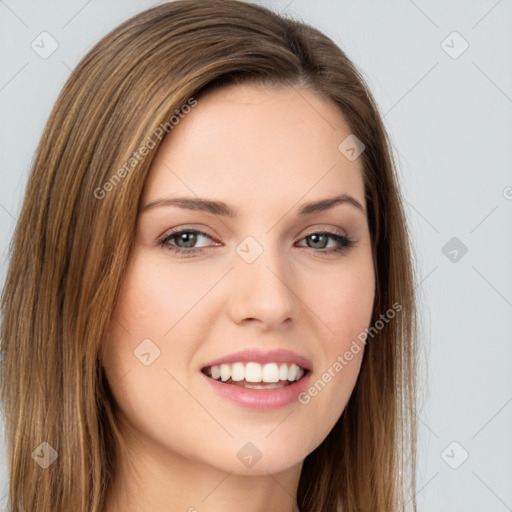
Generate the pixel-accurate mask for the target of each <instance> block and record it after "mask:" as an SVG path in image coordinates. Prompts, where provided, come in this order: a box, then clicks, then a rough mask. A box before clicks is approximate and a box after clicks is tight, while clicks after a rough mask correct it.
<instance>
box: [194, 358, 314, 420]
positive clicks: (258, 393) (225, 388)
mask: <svg viewBox="0 0 512 512" xmlns="http://www.w3.org/2000/svg"><path fill="white" fill-rule="evenodd" d="M238 361H239V360H238ZM201 376H202V378H204V379H206V381H207V382H208V383H209V384H210V385H211V386H212V388H213V390H214V391H215V392H216V393H218V394H219V395H220V396H222V397H223V398H226V399H228V400H230V401H231V402H233V403H234V404H236V405H238V406H240V407H247V408H250V409H259V410H272V409H279V408H280V407H284V406H286V405H290V404H292V403H294V402H297V400H298V397H299V395H300V394H301V393H304V392H305V391H306V389H307V387H308V385H309V380H310V377H311V372H309V371H308V372H307V373H306V374H304V376H303V377H302V379H300V380H297V381H295V382H294V383H293V384H289V385H288V386H285V387H283V388H277V389H246V388H242V387H238V386H234V385H233V384H226V383H224V382H219V381H217V380H215V379H212V378H211V377H208V376H207V375H205V374H204V373H202V372H201Z"/></svg>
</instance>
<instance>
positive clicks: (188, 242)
mask: <svg viewBox="0 0 512 512" xmlns="http://www.w3.org/2000/svg"><path fill="white" fill-rule="evenodd" d="M196 237H197V235H196V234H195V233H182V234H181V235H180V236H179V237H178V238H179V240H180V241H181V242H184V243H185V245H183V246H181V245H180V247H187V248H190V247H193V246H194V244H195V242H196ZM178 245H179V244H178Z"/></svg>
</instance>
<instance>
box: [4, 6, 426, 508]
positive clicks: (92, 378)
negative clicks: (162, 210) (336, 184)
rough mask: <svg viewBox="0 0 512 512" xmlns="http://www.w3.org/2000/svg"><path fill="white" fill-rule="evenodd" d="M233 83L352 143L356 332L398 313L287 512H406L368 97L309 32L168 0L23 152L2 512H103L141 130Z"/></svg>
mask: <svg viewBox="0 0 512 512" xmlns="http://www.w3.org/2000/svg"><path fill="white" fill-rule="evenodd" d="M243 81H255V82H259V83H264V84H269V85H291V86H293V87H298V86H301V87H307V88H309V89H310V90H311V91H313V92H315V93H316V94H319V95H320V96H321V97H323V98H325V99H326V100H328V101H330V102H332V104H333V105H336V106H337V107H338V108H339V109H340V111H341V112H342V113H343V115H344V118H345V119H346V121H347V123H348V125H349V126H350V129H351V131H352V133H353V134H355V135H356V136H357V138H358V139H360V140H361V141H362V142H363V143H364V145H365V150H364V152H363V153H362V154H361V156H360V158H361V159H362V160H361V161H362V166H363V177H364V185H365V191H366V202H367V210H368V223H369V228H370V236H371V240H372V252H373V258H374V265H375V272H376V281H377V286H376V296H375V303H374V310H373V315H372V325H373V324H374V323H375V322H377V321H378V320H379V318H381V315H382V314H383V313H385V312H386V311H388V310H390V309H391V308H393V304H395V307H396V305H397V304H398V305H399V306H400V313H399V314H397V315H396V316H395V317H394V318H393V320H392V321H389V322H388V323H387V324H386V326H385V328H382V329H380V330H378V332H377V333H376V334H375V335H374V336H373V337H372V339H371V341H369V343H368V345H367V347H366V350H365V353H364V358H363V362H362V366H361V370H360V374H359V377H358V380H357V383H356V387H355V389H354V392H353V393H352V395H351V397H350V400H349V402H348V405H347V407H346V409H345V410H344V412H343V414H342V415H341V417H340V419H339V420H338V422H337V424H336V425H335V427H334V428H333V429H332V431H331V432H330V433H329V435H328V436H327V438H326V439H325V440H324V441H323V443H322V444H321V445H320V446H319V447H318V448H317V449H316V450H314V451H313V452H312V453H311V454H310V455H308V456H307V457H306V459H305V461H304V465H303V470H302V474H301V478H300V482H299V488H298V496H297V499H298V505H299V508H300V510H301V511H302V512H335V511H336V510H337V507H338V506H339V505H341V507H342V509H343V511H344V512H352V511H354V512H355V511H364V512H386V511H395V510H399V509H401V507H403V506H404V505H405V504H406V503H407V502H410V503H412V506H413V508H414V510H416V503H415V499H414V495H415V485H416V483H415V471H416V462H415V461H416V415H415V408H416V383H415V369H416V358H417V345H416V343H417V342H416V337H417V335H416V330H417V328H416V301H415V297H414V289H413V259H412V252H411V248H410V245H409V244H410V242H409V237H408V233H407V227H406V218H405V215H404V211H403V206H402V201H401V197H400V191H399V186H398V182H397V178H396V170H395V164H394V162H393V157H392V149H391V145H390V142H389V139H388V136H387V135H386V131H385V129H384V127H383V124H382V121H381V118H380V116H379V113H378V108H377V106H376V104H375V101H374V99H373V97H372V95H371V93H370V92H369V90H368V87H367V85H366V84H365V81H364V79H363V77H362V76H361V74H360V73H359V71H358V70H357V69H356V67H355V66H354V64H353V63H352V62H351V61H350V60H349V59H348V58H347V56H346V55H345V54H344V52H343V51H342V50H340V48H338V47H337V46H336V45H335V44H334V43H333V42H332V41H331V40H330V39H329V38H328V37H326V36H325V35H323V34H322V33H321V32H319V31H318V30H316V29H314V28H312V27H310V26H308V25H306V24H304V23H302V22H298V21H294V20H291V19H288V18H285V17H282V16H279V15H277V14H275V13H273V12H271V11H270V10H268V9H265V8H263V7H259V6H256V5H252V4H249V3H242V2H238V1H236V0H213V1H208V2H205V1H202V0H185V1H182V0H179V1H175V2H171V3H165V4H163V5H159V6H157V7H154V8H151V9H149V10H146V11H144V12H142V13H140V14H138V15H136V16H134V17H132V18H131V19H129V20H128V21H126V22H124V23H123V24H122V25H120V26H119V27H117V28H116V29H115V30H113V31H112V32H111V33H109V34H108V35H107V36H105V37H104V38H103V39H102V40H101V41H100V42H99V43H98V44H97V45H96V46H95V47H94V48H93V49H92V50H91V51H90V52H89V53H88V54H87V55H86V56H85V57H84V58H83V60H82V61H81V62H80V63H79V64H78V66H77V67H76V69H75V70H74V71H73V72H72V74H71V76H70V77H69V79H68V81H67V83H66V84H65V86H64V88H63V90H62V92H61V94H60V96H59V98H58V100H57V102H56V104H55V107H54V109H53V111H52V113H51V115H50V118H49V120H48V122H47V125H46V127H45V130H44V132H43V135H42V138H41V141H40V143H39V146H38V148H37V151H36V155H35V159H34V163H33V168H32V172H31V175H30V178H29V181H28V185H27V189H26V195H25V200H24V203H23V208H22V211H21V214H20V217H19V221H18V224H17V228H16V232H15V235H14V238H13V243H12V246H11V251H12V254H11V261H10V266H9V270H8V275H7V279H6V284H5V288H4V290H3V295H2V303H1V306H2V315H3V319H2V326H1V358H2V360H1V372H2V373H1V377H2V382H1V400H2V402H3V408H4V412H5V415H6V440H7V445H8V461H9V465H10V481H9V506H10V508H11V510H12V511H13V512H21V511H30V512H50V511H52V512H68V511H69V510H73V511H87V512H101V511H102V510H103V507H104V504H105V496H106V492H107V490H108V488H109V485H110V483H111V481H112V476H113V474H114V471H115V467H116V454H117V453H118V450H119V449H120V444H121V442H122V440H121V438H120V435H119V431H118V427H117V423H116V408H115V407H116V404H115V403H114V400H113V398H112V395H111V393H110V388H109V385H108V383H107V382H106V379H105V377H104V373H103V371H102V366H101V364H100V363H99V359H98V357H99V355H100V354H101V347H102V344H103V343H104V340H105V338H106V336H107V334H108V328H109V324H110V322H111V315H112V311H113V307H114V304H115V301H116V297H117V294H118V289H119V286H120V283H121V280H122V278H123V272H124V269H125V266H126V262H127V259H128V256H129V254H130V249H131V243H132V240H133V235H134V229H135V224H136V220H137V212H138V207H139V201H140V197H141V192H142V188H143V186H144V182H145V178H146V174H147V172H148V169H149V166H150V164H151V161H152V159H153V157H154V155H155V153H156V151H157V149H158V146H159V144H160V142H161V138H160V137H159V136H155V134H158V133H160V134H161V133H162V127H165V132H169V135H168V136H171V137H172V133H171V132H172V129H174V126H173V125H172V123H169V119H171V118H172V116H176V111H181V110H180V109H182V108H184V107H183V106H184V105H187V104H189V105H190V102H191V98H193V99H194V100H195V101H201V100H200V98H201V95H202V94H203V93H205V92H206V91H207V90H211V89H213V88H214V87H222V86H223V85H228V84H229V85H231V84H234V83H240V82H243ZM220 122H222V120H220ZM166 123H167V124H166ZM150 140H151V141H152V143H151V144H150ZM340 142H341V141H340ZM142 147H146V149H147V151H142V150H141V148H142ZM148 148H149V149H148ZM143 153H144V154H143ZM41 443H47V444H41ZM52 450H54V451H52ZM55 455H56V456H57V460H56V462H55V463H51V462H52V460H53V457H54V456H55ZM38 457H39V459H40V460H39V464H38V463H36V462H37V459H38ZM42 461H46V463H43V462H42ZM43 466H47V467H43Z"/></svg>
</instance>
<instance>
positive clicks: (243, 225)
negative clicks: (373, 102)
mask: <svg viewBox="0 0 512 512" xmlns="http://www.w3.org/2000/svg"><path fill="white" fill-rule="evenodd" d="M350 134H351V132H350V129H349V127H348V125H347V124H346V123H345V121H344V119H343V117H342V116H341V114H340V113H339V112H338V110H337V109H336V108H335V107H334V106H333V105H331V104H330V103H328V102H326V101H325V100H322V99H320V98H319V97H317V96H316V95H314V94H312V93H311V92H309V91H307V90H305V89H299V88H295V87H281V88H277V89H272V88H269V87H262V86H255V85H237V86H232V87H230V88H224V89H220V90H216V91H214V92H211V93H210V94H208V95H206V96H204V97H201V98H199V99H198V103H197V106H195V107H194V108H193V109H191V110H190V112H189V113H188V114H187V115H184V114H182V118H181V119H180V121H179V124H178V125H174V127H173V130H172V132H171V133H170V135H169V136H168V137H167V138H166V139H164V142H163V143H162V144H161V146H160V148H159V149H158V152H157V154H156V157H155V159H154V161H153V163H152V167H151V169H150V172H149V175H148V178H147V182H146V186H145V190H144V193H143V197H142V203H141V210H140V214H139V218H138V225H137V231H136V235H135V241H134V246H133V250H132V253H131V256H130V260H129V264H128V267H127V271H126V275H125V277H124V280H123V282H122V285H121V290H120V295H119V298H118V302H117V304H116V307H115V311H114V315H113V321H112V325H111V335H110V338H109V340H108V342H107V344H106V346H105V348H106V352H105V355H104V358H103V365H104V367H105V372H106V376H107V379H108V381H109V384H110V387H111V389H112V393H113V395H114V397H115V400H116V402H117V403H118V406H119V409H120V413H121V419H122V421H123V431H124V433H125V435H126V437H127V439H128V438H129V439H130V440H131V441H132V446H133V447H134V450H136V449H137V448H135V447H136V446H138V447H142V446H143V447H144V448H143V449H144V451H145V453H146V454H147V453H152V454H153V455H154V457H155V458H158V460H160V461H162V462H163V463H164V461H167V462H168V461H170V460H176V459H177V458H178V457H179V458H183V457H185V458H186V459H187V460H188V461H192V462H195V463H198V464H205V465H207V466H210V467H215V468H219V469H222V470H223V471H227V472H234V473H241V474H265V473H267V472H270V473H274V472H279V471H283V470H285V469H287V468H291V467H292V466H294V465H297V464H301V463H302V461H303V459H304V458H305V457H306V456H307V455H308V454H309V453H310V452H311V451H313V450H314V449H315V448H316V447H317V446H318V445H319V444H320V443H321V442H322V441H323V439H324V438H325V437H326V436H327V434H328V433H329V431H330V430H331V429H332V427H333V426H334V424H335V423H336V421H337V420H338V418H339V417H340V415H341V413H342V412H343V409H344V408H345V406H346V404H347V401H348V399H349V397H350V394H351V392H352V390H353V388H354V385H355V382H356V379H357V376H358V373H359V370H360V365H361V360H362V356H363V349H364V345H363V343H362V342H361V341H359V340H360V339H361V332H363V331H364V329H365V328H366V327H368V326H369V323H370V319H371V312H372V305H373V299H374V292H375V281H374V279H375V276H374V271H373V265H372V254H371V245H370V237H369V230H368V224H367V218H366V204H365V194H364V187H363V179H362V164H361V159H360V158H354V152H352V151H350V150H349V151H348V152H347V144H348V145H349V143H350V140H351V139H350V138H349V139H348V141H346V142H345V143H344V144H343V145H342V149H343V151H344V152H342V150H340V149H339V146H340V143H342V141H344V140H345V139H346V138H347V137H348V136H349V135H350ZM355 149H356V150H357V148H355ZM345 155H348V156H350V158H348V157H347V156H345ZM355 155H356V156H357V153H355ZM133 172H135V171H133ZM340 196H345V197H348V196H350V198H352V199H350V200H348V201H347V200H345V201H343V200H342V201H339V202H332V203H331V200H332V199H334V198H338V197H340ZM178 198H180V201H177V199H178ZM185 198H186V199H185ZM358 203H359V205H360V207H358V206H357V204H358ZM313 204H316V206H313ZM307 205H309V206H307ZM228 209H229V211H231V212H232V214H231V215H226V213H227V212H226V210H228ZM302 210H304V211H302ZM301 211H302V212H301ZM198 231H201V232H203V233H205V234H200V233H198ZM345 237H346V238H345ZM347 239H348V241H347ZM350 242H352V243H350ZM178 251H180V252H178ZM326 251H330V252H326ZM358 336H359V340H358ZM354 341H355V342H356V343H354ZM355 347H357V349H356V348H355ZM347 351H348V352H350V353H351V357H350V355H347ZM221 365H222V366H221ZM295 365H297V366H299V367H300V369H298V370H297V369H296V367H295ZM219 373H220V376H219ZM302 373H304V375H303V376H302V377H301V378H299V377H300V376H301V374H302ZM207 374H210V375H211V376H207ZM215 377H216V378H217V380H215V379H214V378H215ZM297 378H299V380H296V379H297ZM226 379H227V380H226ZM262 380H264V381H270V382H267V383H265V382H262ZM276 380H277V382H276ZM291 382H294V383H293V384H291ZM285 383H286V384H285ZM315 384H316V385H315ZM246 385H247V388H246V387H245V386H246ZM249 387H250V389H249ZM261 387H265V388H266V389H258V388H261Z"/></svg>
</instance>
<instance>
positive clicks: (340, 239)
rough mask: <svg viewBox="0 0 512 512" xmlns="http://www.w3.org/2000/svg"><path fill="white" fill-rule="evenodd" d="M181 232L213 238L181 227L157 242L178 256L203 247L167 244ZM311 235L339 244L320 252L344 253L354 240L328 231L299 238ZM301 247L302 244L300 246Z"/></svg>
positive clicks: (189, 254)
mask: <svg viewBox="0 0 512 512" xmlns="http://www.w3.org/2000/svg"><path fill="white" fill-rule="evenodd" d="M183 233H193V234H195V235H203V236H205V237H207V238H210V239H212V240H213V237H212V236H211V235H209V234H208V233H206V232H204V231H201V230H199V229H181V230H177V231H173V232H172V233H169V234H167V235H165V236H164V237H163V238H162V239H160V240H159V241H158V244H159V245H160V246H162V247H164V248H166V249H167V250H170V251H172V252H173V253H175V254H176V255H178V256H180V257H187V256H191V255H193V254H197V253H198V252H201V250H202V249H203V248H197V247H195V248H194V247H191V248H189V249H182V248H181V247H176V246H174V245H169V241H170V240H172V239H173V238H176V237H177V236H178V235H181V234H183ZM312 235H323V236H327V237H329V238H331V239H332V240H334V241H336V242H337V243H338V244H339V246H338V247H335V248H331V249H317V250H316V251H315V252H319V253H322V254H334V253H344V252H346V251H348V250H349V249H350V248H352V247H354V245H355V242H354V240H352V239H351V238H350V237H349V236H347V235H341V234H339V233H331V232H329V231H315V232H313V233H309V234H308V235H306V236H305V237H304V238H302V239H301V240H304V239H305V238H308V237H310V236H312ZM301 247H302V246H301ZM306 248H308V249H313V250H314V247H306Z"/></svg>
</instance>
